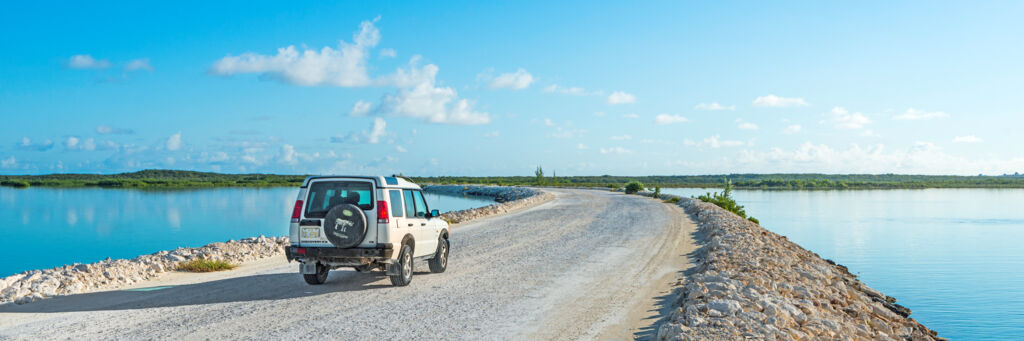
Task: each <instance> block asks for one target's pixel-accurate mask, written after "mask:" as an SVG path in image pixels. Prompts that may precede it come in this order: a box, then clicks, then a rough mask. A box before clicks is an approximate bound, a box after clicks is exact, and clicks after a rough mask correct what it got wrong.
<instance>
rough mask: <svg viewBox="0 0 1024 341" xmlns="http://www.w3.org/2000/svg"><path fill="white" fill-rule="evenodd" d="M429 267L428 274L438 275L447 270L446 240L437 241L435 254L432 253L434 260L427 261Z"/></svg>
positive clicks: (442, 238)
mask: <svg viewBox="0 0 1024 341" xmlns="http://www.w3.org/2000/svg"><path fill="white" fill-rule="evenodd" d="M427 264H428V265H430V272H433V273H436V274H439V273H442V272H444V270H445V269H447V268H448V239H445V238H444V237H441V239H440V240H438V241H437V252H436V253H434V258H431V259H430V260H428V261H427Z"/></svg>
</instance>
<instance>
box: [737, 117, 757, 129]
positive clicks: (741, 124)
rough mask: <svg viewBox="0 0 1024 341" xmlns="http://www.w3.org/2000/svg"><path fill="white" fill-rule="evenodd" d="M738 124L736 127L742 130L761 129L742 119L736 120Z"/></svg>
mask: <svg viewBox="0 0 1024 341" xmlns="http://www.w3.org/2000/svg"><path fill="white" fill-rule="evenodd" d="M736 123H738V124H737V125H736V127H737V128H740V129H742V130H757V129H758V128H759V127H758V126H757V125H756V124H753V123H750V122H747V121H744V120H742V119H736Z"/></svg>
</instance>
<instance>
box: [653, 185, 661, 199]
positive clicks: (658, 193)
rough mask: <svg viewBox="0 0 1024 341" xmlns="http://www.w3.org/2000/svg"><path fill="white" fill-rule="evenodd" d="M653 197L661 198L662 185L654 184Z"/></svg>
mask: <svg viewBox="0 0 1024 341" xmlns="http://www.w3.org/2000/svg"><path fill="white" fill-rule="evenodd" d="M651 196H652V197H655V198H661V187H659V186H654V193H651Z"/></svg>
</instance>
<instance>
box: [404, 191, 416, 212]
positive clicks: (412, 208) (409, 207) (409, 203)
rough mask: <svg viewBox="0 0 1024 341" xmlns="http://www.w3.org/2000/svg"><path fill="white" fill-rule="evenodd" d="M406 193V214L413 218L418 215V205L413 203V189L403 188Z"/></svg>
mask: <svg viewBox="0 0 1024 341" xmlns="http://www.w3.org/2000/svg"><path fill="white" fill-rule="evenodd" d="M402 192H404V193H405V216H406V217H409V218H412V217H415V216H416V207H415V205H413V204H412V191H410V190H407V189H406V190H402Z"/></svg>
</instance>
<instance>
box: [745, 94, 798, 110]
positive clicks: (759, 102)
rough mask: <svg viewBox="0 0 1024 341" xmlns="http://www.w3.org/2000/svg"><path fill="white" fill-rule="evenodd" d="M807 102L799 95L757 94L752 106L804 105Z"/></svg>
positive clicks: (782, 106)
mask: <svg viewBox="0 0 1024 341" xmlns="http://www.w3.org/2000/svg"><path fill="white" fill-rule="evenodd" d="M808 105H810V104H808V103H807V102H806V101H804V99H803V98H799V97H779V96H775V95H768V96H759V97H757V98H755V99H754V106H756V107H778V108H785V107H806V106H808Z"/></svg>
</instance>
